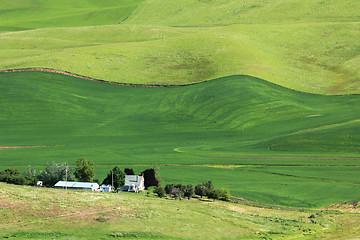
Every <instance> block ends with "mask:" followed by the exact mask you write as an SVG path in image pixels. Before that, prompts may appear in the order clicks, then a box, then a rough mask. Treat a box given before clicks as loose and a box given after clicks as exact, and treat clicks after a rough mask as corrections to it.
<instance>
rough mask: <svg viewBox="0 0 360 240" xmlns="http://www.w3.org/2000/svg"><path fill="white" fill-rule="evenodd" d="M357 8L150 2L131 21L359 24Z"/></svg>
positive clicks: (274, 2)
mask: <svg viewBox="0 0 360 240" xmlns="http://www.w3.org/2000/svg"><path fill="white" fill-rule="evenodd" d="M358 8H359V2H358V1H355V0H345V1H339V0H332V1H322V0H290V1H281V0H271V1H262V0H244V1H236V0H210V1H208V0H199V1H192V0H169V1H161V0H147V1H144V2H143V3H142V4H141V5H140V6H139V8H137V9H136V10H135V12H134V14H133V15H132V16H131V18H130V19H129V21H128V22H129V23H136V24H140V23H143V22H148V23H150V24H153V25H167V26H218V25H232V24H238V23H245V24H289V23H305V22H306V23H315V22H358V21H359V14H358V11H357V10H358Z"/></svg>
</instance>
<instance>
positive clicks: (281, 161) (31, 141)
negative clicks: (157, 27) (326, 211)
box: [0, 72, 360, 207]
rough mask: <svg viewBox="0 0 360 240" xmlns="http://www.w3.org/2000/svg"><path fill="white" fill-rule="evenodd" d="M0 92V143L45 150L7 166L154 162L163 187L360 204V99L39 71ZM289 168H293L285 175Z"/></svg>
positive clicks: (291, 201)
mask: <svg viewBox="0 0 360 240" xmlns="http://www.w3.org/2000/svg"><path fill="white" fill-rule="evenodd" d="M0 95H1V96H2V98H1V102H0V109H1V118H0V132H1V137H0V146H39V147H33V148H15V149H3V150H0V152H1V155H0V163H1V164H0V167H2V168H5V167H16V168H19V169H25V168H26V167H27V166H28V165H32V166H39V167H40V168H41V167H42V166H44V165H45V163H46V162H51V161H55V162H68V163H70V164H74V163H75V161H76V159H77V158H79V157H86V158H87V159H89V160H92V161H94V162H95V164H96V165H97V177H99V178H103V177H104V176H105V174H106V173H107V172H108V171H109V169H110V168H111V167H112V166H114V165H122V166H133V167H135V168H136V170H137V171H139V172H140V171H142V170H144V169H145V168H147V167H149V166H156V165H158V166H159V167H160V174H161V175H163V176H164V181H165V182H184V183H192V184H196V183H198V182H201V181H204V179H206V178H207V179H212V180H214V182H215V183H216V184H217V185H218V186H219V187H226V188H230V189H231V191H232V194H233V195H235V196H239V197H245V198H248V199H250V200H254V201H256V200H257V201H260V202H263V203H268V204H275V205H283V206H298V207H319V206H328V205H331V204H334V203H337V202H345V201H355V200H357V199H358V198H359V197H360V185H359V182H358V181H357V180H356V179H357V175H358V173H359V171H358V168H357V167H358V166H360V160H359V158H358V157H359V148H360V145H359V138H360V135H359V128H360V121H359V113H358V110H357V109H360V106H359V105H360V101H359V100H360V99H359V98H360V95H347V96H322V95H314V94H308V93H302V92H297V91H293V90H289V89H286V88H283V87H280V86H277V85H274V84H271V83H268V82H266V81H264V80H261V79H257V78H253V77H248V76H232V77H227V78H222V79H217V80H213V81H208V82H205V83H201V84H195V85H191V86H185V87H173V88H145V87H126V86H117V85H110V84H104V83H99V82H93V81H89V80H84V79H78V78H74V77H69V76H63V75H60V74H54V73H39V72H21V73H3V74H0ZM196 165H198V166H196ZM208 165H210V167H209V166H208ZM213 165H220V167H219V168H213V167H211V166H213ZM232 165H236V166H241V165H244V168H237V167H235V168H233V167H232ZM284 165H285V166H288V165H290V166H294V168H291V169H288V170H287V173H286V174H283V173H282V172H281V171H283V170H281V169H282V168H280V169H278V168H279V167H277V166H284ZM176 166H178V167H176ZM222 166H223V167H222ZM253 166H259V167H256V168H255V169H254V168H253ZM264 166H265V171H263V170H264V169H263V167H264ZM271 166H272V167H271ZM296 166H322V167H323V168H322V170H321V172H323V173H322V176H318V175H317V174H316V172H312V174H311V175H310V176H309V175H306V174H305V173H306V172H307V171H306V170H304V169H302V170H301V171H300V173H299V171H298V170H297V169H299V168H297V167H296ZM340 166H342V167H340ZM348 166H353V167H355V168H354V170H353V172H349V171H348V168H347V167H348ZM259 171H260V173H256V172H259ZM269 171H270V173H269V174H268V173H267V172H269ZM279 171H280V172H279ZM333 171H338V174H339V176H338V177H340V179H339V178H334V176H333ZM176 172H178V173H179V172H183V174H179V175H177V174H176ZM301 172H302V173H301ZM171 173H174V174H171ZM254 173H255V174H254ZM259 174H260V175H259ZM281 174H282V175H281ZM304 174H305V175H304ZM222 176H226V177H225V178H224V177H222ZM233 179H237V181H236V182H234V181H233ZM262 181H266V182H267V184H264V183H263V182H262ZM285 182H287V183H286V184H285ZM234 183H236V184H234ZM309 186H311V187H309ZM299 189H303V190H302V191H299ZM314 192H318V193H320V192H321V194H320V196H319V195H316V194H315V195H314ZM334 192H336V194H334Z"/></svg>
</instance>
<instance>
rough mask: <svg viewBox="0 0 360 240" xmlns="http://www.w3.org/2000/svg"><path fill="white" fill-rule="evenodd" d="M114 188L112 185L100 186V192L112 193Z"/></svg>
mask: <svg viewBox="0 0 360 240" xmlns="http://www.w3.org/2000/svg"><path fill="white" fill-rule="evenodd" d="M112 189H113V188H112V186H111V185H105V184H103V185H101V186H100V189H99V192H111V191H112Z"/></svg>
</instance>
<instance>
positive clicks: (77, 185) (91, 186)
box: [54, 181, 99, 191]
mask: <svg viewBox="0 0 360 240" xmlns="http://www.w3.org/2000/svg"><path fill="white" fill-rule="evenodd" d="M54 188H61V189H65V188H68V189H75V190H87V191H96V190H98V189H99V184H97V183H90V182H66V181H59V182H57V183H56V184H55V186H54Z"/></svg>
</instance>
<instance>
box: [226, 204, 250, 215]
mask: <svg viewBox="0 0 360 240" xmlns="http://www.w3.org/2000/svg"><path fill="white" fill-rule="evenodd" d="M228 209H230V210H231V211H235V212H239V213H243V212H245V211H246V210H245V208H241V207H238V206H232V205H231V206H228Z"/></svg>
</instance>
